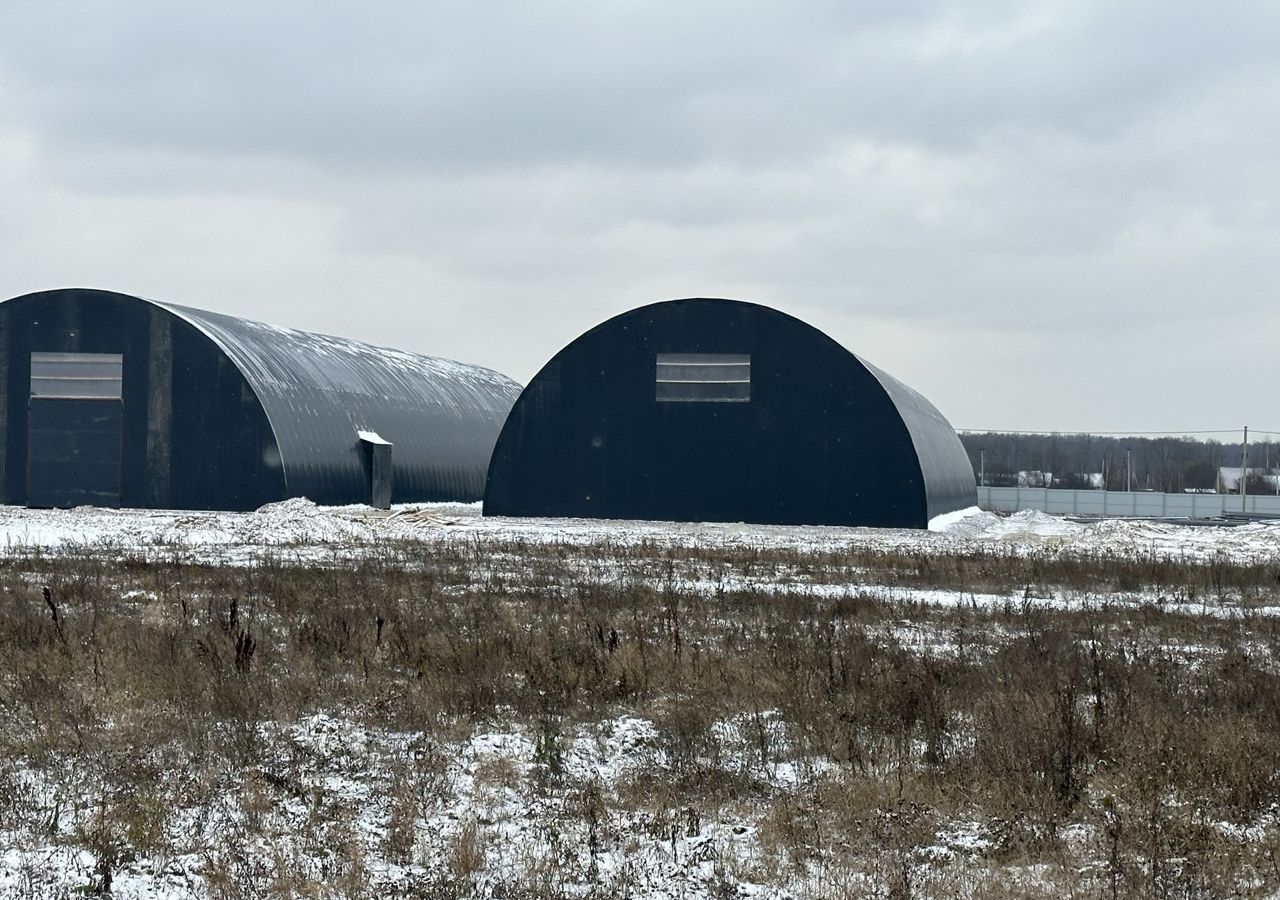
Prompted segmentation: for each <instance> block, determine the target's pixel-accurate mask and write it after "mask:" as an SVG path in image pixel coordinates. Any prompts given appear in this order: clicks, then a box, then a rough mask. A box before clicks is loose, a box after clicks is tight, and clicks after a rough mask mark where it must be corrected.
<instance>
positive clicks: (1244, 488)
mask: <svg viewBox="0 0 1280 900" xmlns="http://www.w3.org/2000/svg"><path fill="white" fill-rule="evenodd" d="M1248 499H1249V426H1248V425H1246V426H1244V443H1242V444H1241V445H1240V512H1245V506H1244V505H1245V501H1246V500H1248Z"/></svg>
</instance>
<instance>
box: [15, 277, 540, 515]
mask: <svg viewBox="0 0 1280 900" xmlns="http://www.w3.org/2000/svg"><path fill="white" fill-rule="evenodd" d="M519 390H520V387H519V385H518V384H516V383H515V382H513V381H512V380H511V379H509V378H506V377H504V376H502V375H499V374H498V373H496V372H492V371H489V370H488V369H482V368H478V367H476V366H468V365H462V364H460V363H455V362H450V361H447V360H441V359H433V358H430V357H425V356H416V355H414V354H410V353H402V352H400V351H397V350H388V349H384V348H380V347H372V346H370V345H368V344H362V343H359V342H357V341H350V340H345V339H342V338H335V337H328V336H325V335H318V334H310V333H308V332H303V331H294V330H292V329H287V328H276V327H273V326H270V325H263V324H261V323H258V322H250V321H247V320H244V319H236V318H232V317H230V316H224V315H220V314H218V313H212V312H205V311H203V310H198V309H189V308H187V307H182V306H174V305H172V304H167V303H159V302H155V301H151V300H144V299H142V298H140V297H133V296H129V295H126V294H118V293H113V292H110V291H99V290H85V289H70V290H56V291H44V292H41V293H36V294H27V295H26V296H23V297H17V298H15V299H12V300H8V301H6V302H4V303H0V475H2V477H3V484H2V485H0V488H2V489H3V500H4V502H6V503H18V504H23V503H25V504H28V505H32V506H74V505H81V504H92V505H98V506H121V505H123V506H140V507H158V508H178V509H229V510H237V509H239V510H245V509H255V508H257V507H258V506H260V505H262V504H263V503H266V502H269V501H273V500H281V499H283V498H286V497H299V496H305V497H309V498H310V499H312V500H314V501H316V502H317V503H330V504H341V503H374V504H376V505H382V506H385V505H386V504H388V503H389V502H390V501H391V500H392V499H394V500H397V501H419V500H476V499H479V498H480V496H481V494H482V493H483V490H484V477H485V469H486V466H487V464H488V460H489V454H490V451H491V450H492V448H493V443H494V440H495V439H496V438H497V435H498V431H499V429H500V428H501V426H502V422H503V420H504V419H505V417H506V414H507V412H508V411H509V410H510V408H511V404H512V403H513V402H514V400H515V398H516V396H517V394H518V393H519Z"/></svg>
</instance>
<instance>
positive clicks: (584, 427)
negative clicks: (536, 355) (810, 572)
mask: <svg viewBox="0 0 1280 900" xmlns="http://www.w3.org/2000/svg"><path fill="white" fill-rule="evenodd" d="M976 499H977V498H976V490H975V485H974V477H973V469H972V468H971V467H970V465H969V459H968V456H967V455H966V453H965V450H964V448H963V446H962V445H961V443H960V440H959V438H958V437H957V436H956V433H955V431H954V429H952V427H951V425H950V424H948V422H947V420H946V419H945V418H943V416H942V414H941V413H939V412H938V410H937V409H935V408H934V407H933V406H932V405H931V404H930V403H929V402H928V401H927V400H925V399H924V397H922V396H920V395H919V394H918V393H916V392H915V391H913V390H912V389H911V388H909V387H907V386H906V385H904V384H903V383H902V382H900V381H898V380H896V379H894V378H892V377H890V376H889V375H887V374H885V373H884V372H882V371H880V370H879V369H877V368H875V367H874V366H872V365H870V364H869V363H867V362H865V361H864V360H862V359H860V358H859V357H857V356H855V355H854V354H853V353H850V352H849V351H848V350H846V349H845V348H844V347H842V346H840V345H839V344H838V343H836V342H835V341H834V340H832V339H831V338H830V337H828V336H827V335H825V334H823V333H822V332H820V331H818V330H817V329H815V328H813V327H812V326H810V325H807V324H805V323H804V322H801V321H800V320H798V319H795V318H793V317H792V316H789V315H785V314H784V313H781V312H778V311H777V310H773V309H769V308H768V307H764V306H757V305H755V304H751V303H742V302H739V301H735V300H710V299H690V300H673V301H669V302H665V303H656V304H653V305H651V306H644V307H641V308H639V309H635V310H632V311H631V312H627V313H624V314H622V315H620V316H617V317H615V318H613V319H610V320H609V321H607V322H605V323H603V324H602V325H599V326H597V327H596V328H593V329H592V330H590V331H588V332H587V333H586V334H584V335H582V336H581V337H579V338H578V339H577V340H575V341H574V342H573V343H571V344H569V345H568V346H567V347H565V348H564V349H563V350H561V351H560V352H559V353H558V354H556V356H555V357H554V358H553V359H552V360H551V361H550V362H548V363H547V365H546V366H545V367H543V369H542V371H541V372H539V373H538V374H537V376H536V377H535V378H534V379H533V381H532V382H530V384H529V386H528V387H527V388H525V390H524V392H523V393H522V394H521V395H520V399H519V400H518V401H517V402H516V404H515V407H514V408H513V409H512V411H511V415H510V416H509V417H508V419H507V422H506V425H505V426H504V427H503V429H502V434H501V436H500V437H499V438H498V443H497V446H496V447H495V449H494V454H493V461H492V463H491V464H490V467H489V481H488V486H487V488H486V490H485V504H484V511H485V514H486V515H519V516H584V517H593V518H618V519H660V520H676V521H713V522H714V521H719V522H739V521H741V522H756V523H779V524H810V525H876V526H895V527H911V528H920V527H924V526H925V525H926V524H927V523H928V521H929V519H930V518H932V517H934V516H937V515H940V514H942V513H947V512H952V511H954V510H958V509H962V508H965V507H969V506H973V505H974V504H975V503H976Z"/></svg>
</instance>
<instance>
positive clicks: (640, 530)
mask: <svg viewBox="0 0 1280 900" xmlns="http://www.w3.org/2000/svg"><path fill="white" fill-rule="evenodd" d="M941 518H944V517H940V519H941ZM945 518H946V519H948V520H949V521H945V522H942V521H938V520H935V525H934V529H933V530H929V531H916V530H898V529H877V528H840V527H807V526H779V525H744V524H741V523H736V524H734V523H729V524H702V523H692V524H691V523H673V522H628V521H610V520H598V519H512V518H485V517H483V516H482V515H481V512H480V505H479V504H425V505H415V506H398V507H396V508H395V509H394V510H393V511H392V514H391V515H386V514H383V513H380V512H379V511H375V510H370V509H368V508H366V507H321V506H316V505H315V504H313V503H311V502H310V501H307V500H304V499H298V500H286V501H284V502H281V503H273V504H269V505H267V506H264V507H263V508H262V509H260V510H258V511H256V512H251V513H225V512H182V511H167V510H107V509H96V508H91V507H84V508H80V509H73V510H31V509H24V508H21V507H12V506H6V507H0V548H2V549H3V551H4V552H8V553H9V554H15V553H23V552H29V551H31V550H35V549H39V550H42V551H48V552H52V553H67V552H76V551H78V550H83V549H85V548H90V549H106V548H114V549H116V550H118V551H121V552H133V553H140V554H147V555H163V554H175V553H181V554H185V555H187V556H188V558H190V559H191V560H192V561H207V562H222V563H236V562H251V561H253V560H254V559H256V558H259V557H261V556H262V555H263V554H270V555H272V556H273V557H274V558H284V559H288V558H294V559H298V560H300V561H307V560H315V561H320V560H323V559H324V558H326V557H332V556H333V555H335V554H336V555H339V556H342V555H347V554H352V555H358V554H359V553H361V552H365V551H367V550H368V549H369V548H372V547H378V546H385V545H386V544H388V543H390V542H400V541H403V542H437V541H466V542H480V543H488V544H504V543H510V542H513V541H518V542H529V543H564V544H568V545H574V546H586V545H591V544H607V545H640V544H645V545H651V546H655V547H671V548H683V547H691V548H693V547H696V548H721V547H723V548H743V547H757V548H762V549H770V548H785V549H795V550H801V551H815V552H840V551H842V550H849V549H852V548H871V549H883V550H899V549H904V550H926V551H929V550H934V551H939V552H944V551H949V552H956V551H958V552H963V551H965V550H967V549H973V548H981V547H990V548H996V549H1010V550H1013V551H1015V552H1016V551H1020V550H1023V551H1030V550H1040V549H1046V548H1047V549H1051V550H1053V551H1054V552H1057V553H1066V554H1081V555H1100V556H1126V555H1127V556H1133V555H1139V556H1151V555H1156V556H1168V557H1173V558H1177V559H1185V560H1189V561H1195V560H1208V559H1212V558H1213V557H1215V556H1219V555H1225V556H1229V557H1230V558H1231V559H1233V560H1236V561H1244V560H1251V559H1270V558H1273V557H1275V556H1276V555H1277V554H1280V522H1277V523H1266V522H1262V523H1254V524H1249V525H1243V526H1238V527H1232V528H1228V527H1189V526H1183V525H1176V524H1169V523H1165V522H1152V521H1143V520H1122V519H1103V520H1100V521H1098V522H1092V523H1088V524H1080V523H1077V522H1072V521H1069V520H1067V519H1065V518H1063V517H1061V516H1053V515H1049V514H1047V513H1042V512H1038V511H1034V510H1026V511H1023V512H1019V513H1015V514H1013V515H1010V516H1000V515H996V514H994V513H989V512H981V511H978V510H977V509H976V508H974V509H972V510H969V511H968V512H967V513H966V514H964V515H963V516H949V517H945Z"/></svg>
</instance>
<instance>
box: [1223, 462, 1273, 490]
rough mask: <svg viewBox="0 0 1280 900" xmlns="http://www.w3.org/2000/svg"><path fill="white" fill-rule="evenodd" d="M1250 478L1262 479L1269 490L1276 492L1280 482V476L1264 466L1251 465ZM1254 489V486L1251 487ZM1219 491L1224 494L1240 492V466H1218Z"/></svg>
mask: <svg viewBox="0 0 1280 900" xmlns="http://www.w3.org/2000/svg"><path fill="white" fill-rule="evenodd" d="M1249 478H1250V479H1261V480H1262V481H1263V482H1264V483H1266V485H1267V488H1268V490H1269V491H1272V492H1274V491H1275V490H1276V486H1277V484H1280V476H1278V475H1274V474H1271V473H1269V472H1268V471H1267V470H1266V469H1263V468H1256V469H1255V468H1254V467H1253V466H1250V467H1249ZM1250 490H1252V488H1251V489H1250ZM1218 491H1219V492H1220V493H1223V494H1238V493H1240V467H1239V466H1219V467H1218Z"/></svg>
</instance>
